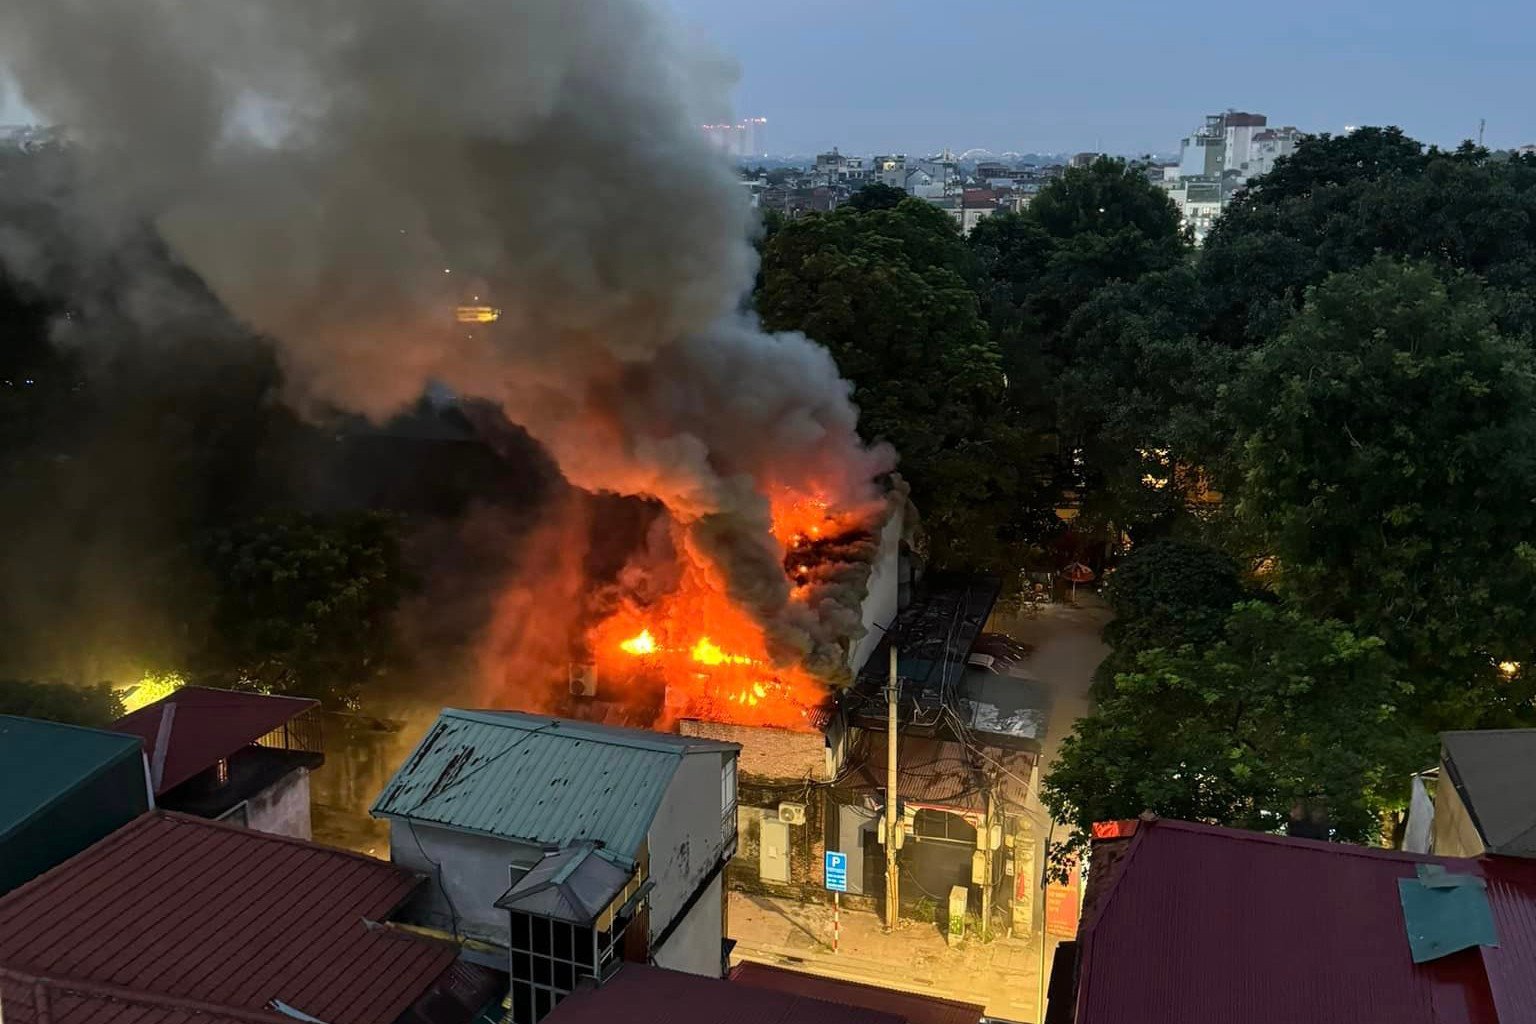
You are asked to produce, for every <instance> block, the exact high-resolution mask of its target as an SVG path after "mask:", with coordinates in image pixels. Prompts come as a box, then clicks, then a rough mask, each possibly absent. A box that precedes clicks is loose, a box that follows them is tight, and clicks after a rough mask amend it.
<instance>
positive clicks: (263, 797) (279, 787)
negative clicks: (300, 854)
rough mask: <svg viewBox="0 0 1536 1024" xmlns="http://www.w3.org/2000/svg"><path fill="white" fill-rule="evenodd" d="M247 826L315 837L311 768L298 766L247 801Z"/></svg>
mask: <svg viewBox="0 0 1536 1024" xmlns="http://www.w3.org/2000/svg"><path fill="white" fill-rule="evenodd" d="M245 824H246V827H247V828H249V829H252V830H254V831H257V832H271V833H273V834H274V835H279V836H293V837H294V838H296V839H310V838H313V833H312V832H311V830H310V817H309V769H307V768H295V769H294V770H293V771H291V772H289V773H288V774H287V775H284V776H283V777H282V778H280V779H278V780H277V781H276V782H274V783H273V784H272V785H270V786H268V787H267V788H266V789H264V790H262V791H261V792H260V793H257V794H256V795H255V796H253V797H251V798H250V799H249V800H247V801H246V802H245Z"/></svg>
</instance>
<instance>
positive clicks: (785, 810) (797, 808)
mask: <svg viewBox="0 0 1536 1024" xmlns="http://www.w3.org/2000/svg"><path fill="white" fill-rule="evenodd" d="M779 820H780V821H782V822H783V823H784V824H786V825H804V824H805V804H779Z"/></svg>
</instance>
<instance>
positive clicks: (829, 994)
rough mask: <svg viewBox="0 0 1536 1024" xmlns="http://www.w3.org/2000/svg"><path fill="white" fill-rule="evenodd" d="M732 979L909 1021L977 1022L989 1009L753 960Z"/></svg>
mask: <svg viewBox="0 0 1536 1024" xmlns="http://www.w3.org/2000/svg"><path fill="white" fill-rule="evenodd" d="M731 981H733V982H735V983H736V984H738V985H749V986H751V987H752V988H760V989H767V990H770V991H773V992H785V993H788V994H789V995H793V996H805V997H807V998H809V999H820V1000H821V1001H822V1002H827V1003H841V1004H842V1005H844V1006H862V1007H863V1008H864V1009H866V1010H879V1011H880V1012H881V1013H890V1014H894V1015H895V1016H897V1017H900V1018H901V1019H902V1020H904V1021H906V1022H907V1024H976V1022H977V1021H979V1020H981V1018H982V1016H983V1015H984V1014H985V1011H986V1008H985V1007H983V1006H982V1005H981V1004H979V1003H962V1002H960V1001H958V1000H954V999H940V998H938V997H936V996H922V995H915V994H913V993H910V992H897V991H895V990H893V989H888V988H877V987H875V986H874V985H861V984H859V983H858V982H853V981H840V980H838V979H836V978H822V977H818V976H816V975H814V974H801V973H800V972H799V971H786V970H784V969H782V968H779V967H769V966H768V965H767V964H755V963H752V962H750V961H748V962H746V963H741V964H737V965H736V967H735V968H734V969H733V970H732V971H731Z"/></svg>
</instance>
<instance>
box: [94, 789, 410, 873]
mask: <svg viewBox="0 0 1536 1024" xmlns="http://www.w3.org/2000/svg"><path fill="white" fill-rule="evenodd" d="M151 816H157V817H160V818H164V819H166V820H168V821H174V822H179V823H181V824H186V825H197V826H200V827H202V828H208V829H214V830H217V831H221V832H231V833H235V834H238V835H242V836H247V837H250V838H254V839H258V840H263V841H265V842H271V843H281V844H282V845H284V846H299V847H303V848H304V849H308V850H318V851H319V852H321V853H325V854H329V855H331V856H336V857H345V858H346V859H348V860H352V861H361V862H363V863H365V864H368V865H371V866H374V867H381V868H388V869H389V870H391V871H394V872H397V873H398V874H401V875H404V876H407V877H411V878H414V877H416V876H415V875H412V874H411V872H409V871H406V870H405V869H404V868H400V867H396V866H395V864H394V862H392V861H387V860H380V859H379V858H378V857H370V856H368V855H367V854H366V853H358V852H357V851H355V850H347V849H343V848H342V847H340V846H329V845H327V844H325V843H317V842H315V841H314V840H313V839H300V838H298V837H297V836H285V835H279V834H278V833H276V832H261V831H258V830H257V829H252V828H242V827H240V826H239V825H232V824H230V823H229V822H227V821H215V820H213V819H212V818H199V817H197V816H196V815H193V814H185V813H183V812H181V811H172V810H167V809H166V808H164V807H157V808H155V809H154V810H152V811H146V812H145V813H144V814H141V815H139V817H138V818H135V819H134V821H131V822H129V823H128V824H127V825H124V826H123V827H122V828H120V829H118V830H117V832H113V833H111V835H109V836H108V837H107V838H111V836H115V835H117V834H118V833H119V832H122V831H123V829H126V828H129V827H130V826H132V825H133V824H135V822H138V821H142V820H144V819H145V818H148V817H151ZM88 849H89V848H88ZM65 863H68V861H66V862H65Z"/></svg>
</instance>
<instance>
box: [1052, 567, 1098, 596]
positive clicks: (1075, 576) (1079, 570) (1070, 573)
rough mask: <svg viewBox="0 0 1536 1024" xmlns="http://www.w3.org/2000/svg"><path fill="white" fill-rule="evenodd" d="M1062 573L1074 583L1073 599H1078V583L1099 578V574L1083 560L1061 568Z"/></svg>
mask: <svg viewBox="0 0 1536 1024" xmlns="http://www.w3.org/2000/svg"><path fill="white" fill-rule="evenodd" d="M1061 575H1062V576H1063V577H1064V578H1065V579H1067V580H1070V581H1071V583H1072V599H1073V600H1074V601H1075V600H1077V585H1078V584H1079V583H1092V582H1093V581H1094V580H1096V579H1097V578H1098V576H1097V574H1096V573H1094V571H1093V570H1092V569H1090V568H1088V567H1087V566H1086V565H1084V564H1083V563H1082V562H1073V563H1072V564H1071V565H1068V566H1067V567H1066V568H1064V569H1062V570H1061Z"/></svg>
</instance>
